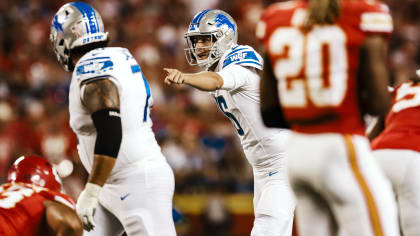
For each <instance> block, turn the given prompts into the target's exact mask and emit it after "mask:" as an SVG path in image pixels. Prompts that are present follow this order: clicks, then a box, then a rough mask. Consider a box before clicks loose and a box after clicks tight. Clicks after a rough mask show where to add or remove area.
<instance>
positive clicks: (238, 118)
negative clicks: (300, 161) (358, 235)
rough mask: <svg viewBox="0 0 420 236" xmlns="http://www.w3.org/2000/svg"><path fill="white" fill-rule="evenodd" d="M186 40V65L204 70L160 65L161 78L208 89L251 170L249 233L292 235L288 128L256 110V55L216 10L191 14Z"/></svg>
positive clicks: (260, 62)
mask: <svg viewBox="0 0 420 236" xmlns="http://www.w3.org/2000/svg"><path fill="white" fill-rule="evenodd" d="M185 38H186V40H187V42H188V45H189V47H188V48H187V49H186V56H187V59H188V62H189V64H190V65H198V66H200V67H201V68H202V69H203V72H201V73H195V74H186V73H182V72H180V71H178V70H176V69H165V70H166V71H167V72H168V75H167V76H166V78H165V82H166V83H167V84H187V85H189V86H192V87H194V88H197V89H199V90H203V91H209V92H210V94H211V95H212V96H213V98H214V99H215V101H216V103H217V105H218V107H219V109H220V111H221V112H222V113H223V114H225V115H226V116H227V117H228V118H229V119H230V120H231V121H232V124H233V126H234V127H235V129H236V132H237V134H238V136H239V138H240V141H241V144H242V148H243V151H244V153H245V156H246V158H247V160H248V162H249V163H250V165H251V166H252V168H253V173H254V214H255V221H254V226H253V228H252V232H251V235H252V236H260V235H261V236H262V235H264V236H270V235H273V236H274V235H285V236H287V235H291V231H292V225H293V212H294V208H295V199H294V196H293V194H292V193H291V189H290V186H289V183H288V179H287V176H286V173H285V155H284V149H285V146H284V143H285V140H286V138H287V136H288V131H287V130H284V129H267V128H265V127H264V125H263V123H262V121H261V117H260V115H259V113H258V109H259V102H260V101H259V99H260V94H259V91H258V86H259V79H260V78H259V75H258V71H260V70H262V69H263V60H262V58H261V56H260V55H259V54H258V53H257V52H256V51H255V50H254V49H253V48H252V47H250V46H246V45H238V44H237V41H238V28H237V25H236V23H235V21H234V19H233V18H232V17H231V16H230V15H229V14H227V13H226V12H224V11H221V10H204V11H201V12H199V13H198V14H196V15H195V16H194V18H193V20H192V21H191V23H190V25H189V27H188V31H187V32H186V34H185Z"/></svg>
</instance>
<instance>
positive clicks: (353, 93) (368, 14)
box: [257, 0, 392, 134]
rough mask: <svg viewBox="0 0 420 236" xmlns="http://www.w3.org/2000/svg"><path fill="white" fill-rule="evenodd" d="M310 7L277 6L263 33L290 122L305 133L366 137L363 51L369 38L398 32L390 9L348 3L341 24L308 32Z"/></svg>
mask: <svg viewBox="0 0 420 236" xmlns="http://www.w3.org/2000/svg"><path fill="white" fill-rule="evenodd" d="M307 7H308V2H307V1H291V2H284V3H277V4H274V5H272V6H271V7H270V8H269V9H267V11H266V12H265V14H264V15H263V17H262V22H261V23H260V24H259V27H258V29H257V35H258V36H259V37H260V38H261V40H262V41H263V42H264V43H265V45H266V48H267V52H268V56H269V58H270V61H271V62H272V67H273V72H274V75H275V76H276V78H277V80H278V90H279V98H280V102H281V105H282V107H283V111H284V114H285V116H286V119H287V120H288V121H289V122H290V123H291V125H292V129H293V130H296V131H298V132H303V133H326V132H335V133H349V134H363V133H364V124H363V122H362V118H361V111H360V109H359V104H358V97H357V96H358V91H357V88H358V87H357V83H358V81H357V73H358V69H359V68H358V66H359V53H360V47H361V46H362V44H363V42H364V39H365V38H366V36H367V35H369V34H389V33H390V32H391V31H392V20H391V16H390V15H389V12H388V8H387V7H386V6H385V5H382V4H380V3H377V2H374V1H371V3H368V2H367V1H345V0H342V1H341V8H340V15H339V17H338V18H337V20H336V21H335V24H325V25H315V26H313V27H312V28H310V29H308V30H305V29H304V27H303V26H304V23H305V20H306V18H307V10H306V9H307Z"/></svg>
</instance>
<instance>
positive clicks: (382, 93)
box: [358, 35, 391, 117]
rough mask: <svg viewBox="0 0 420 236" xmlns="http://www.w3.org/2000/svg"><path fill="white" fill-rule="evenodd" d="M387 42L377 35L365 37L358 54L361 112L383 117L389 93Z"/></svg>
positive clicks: (386, 108) (388, 100) (388, 102)
mask: <svg viewBox="0 0 420 236" xmlns="http://www.w3.org/2000/svg"><path fill="white" fill-rule="evenodd" d="M386 59H387V43H386V40H385V39H384V38H383V37H382V36H379V35H373V36H368V37H366V39H365V41H364V43H363V45H362V47H361V50H360V55H359V76H358V84H359V91H358V93H359V100H360V106H361V109H362V112H363V113H368V114H371V115H374V116H381V117H385V115H386V113H387V111H388V108H389V104H390V100H391V97H390V94H389V92H388V89H387V86H388V85H389V73H388V69H387V62H386Z"/></svg>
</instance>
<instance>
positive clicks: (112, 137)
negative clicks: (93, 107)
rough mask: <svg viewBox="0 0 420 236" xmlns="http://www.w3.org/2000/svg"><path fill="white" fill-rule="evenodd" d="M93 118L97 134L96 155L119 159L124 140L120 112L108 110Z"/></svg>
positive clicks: (94, 114) (98, 113)
mask: <svg viewBox="0 0 420 236" xmlns="http://www.w3.org/2000/svg"><path fill="white" fill-rule="evenodd" d="M91 117H92V120H93V124H94V125H95V128H96V133H97V136H96V143H95V151H94V152H95V154H98V155H106V156H110V157H114V158H117V156H118V152H119V150H120V146H121V140H122V126H121V118H120V110H119V109H112V108H106V109H102V110H99V111H96V112H94V113H92V115H91Z"/></svg>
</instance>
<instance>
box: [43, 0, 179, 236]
mask: <svg viewBox="0 0 420 236" xmlns="http://www.w3.org/2000/svg"><path fill="white" fill-rule="evenodd" d="M51 41H52V43H53V47H54V50H55V53H56V55H57V59H58V60H59V62H60V63H61V64H62V65H63V66H64V68H65V69H66V70H68V71H73V76H72V80H71V84H70V94H69V110H70V126H71V128H72V129H73V131H74V132H75V133H76V135H77V138H78V141H79V144H78V152H79V156H80V159H81V161H82V163H83V165H84V167H85V168H86V170H87V171H88V172H89V179H88V183H87V184H86V187H85V189H84V190H83V192H82V193H81V194H80V196H79V198H78V200H77V207H76V208H77V213H78V215H79V217H80V218H81V219H82V222H83V225H84V228H85V229H86V231H85V235H101V236H103V235H109V236H113V235H121V234H122V233H123V232H124V231H125V232H126V234H127V235H148V236H153V235H156V236H157V235H162V236H167V235H169V236H171V235H176V232H175V227H174V223H173V221H172V197H173V193H174V176H173V173H172V170H171V169H170V167H169V165H168V164H167V162H166V159H165V157H164V156H163V155H162V153H161V150H160V147H159V146H158V144H157V142H156V140H155V137H154V134H153V132H152V129H151V126H152V121H151V120H150V117H149V113H150V107H151V105H152V103H153V100H152V97H151V93H150V88H149V85H148V83H147V81H146V79H145V77H144V76H143V73H142V71H141V68H140V66H139V64H138V63H137V61H136V60H135V59H134V58H133V56H132V55H131V53H130V52H129V51H128V50H127V49H125V48H117V47H105V46H106V45H107V42H108V40H107V33H105V32H104V30H103V23H102V20H101V18H100V15H99V13H98V12H97V11H96V10H95V9H93V8H92V7H91V6H90V5H88V4H86V3H83V2H74V3H68V4H65V5H64V6H62V7H61V8H60V9H59V10H58V12H57V13H56V15H55V16H54V19H53V21H52V26H51Z"/></svg>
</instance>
